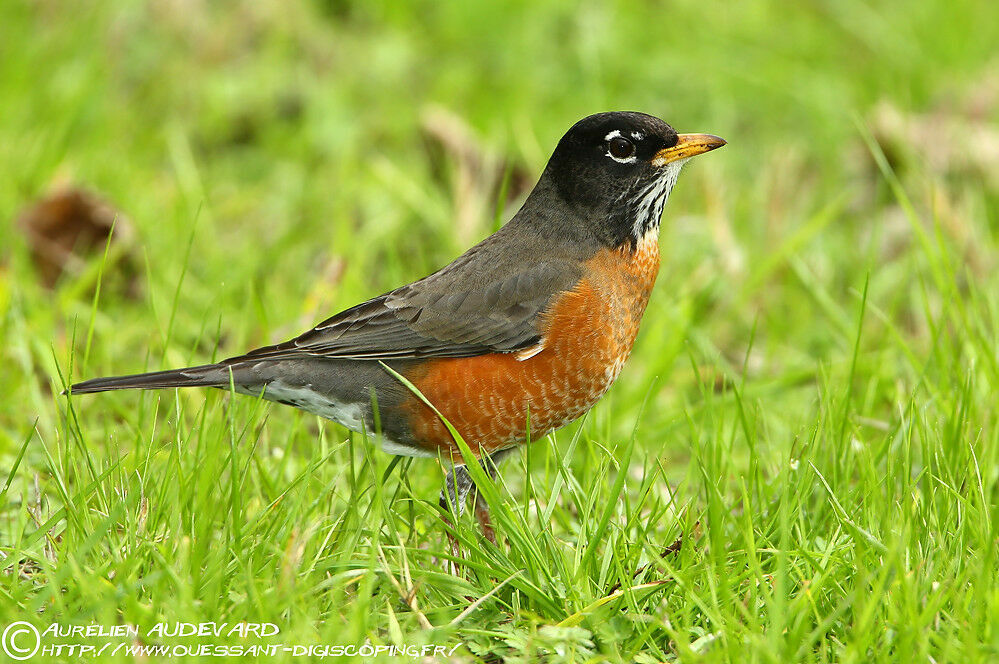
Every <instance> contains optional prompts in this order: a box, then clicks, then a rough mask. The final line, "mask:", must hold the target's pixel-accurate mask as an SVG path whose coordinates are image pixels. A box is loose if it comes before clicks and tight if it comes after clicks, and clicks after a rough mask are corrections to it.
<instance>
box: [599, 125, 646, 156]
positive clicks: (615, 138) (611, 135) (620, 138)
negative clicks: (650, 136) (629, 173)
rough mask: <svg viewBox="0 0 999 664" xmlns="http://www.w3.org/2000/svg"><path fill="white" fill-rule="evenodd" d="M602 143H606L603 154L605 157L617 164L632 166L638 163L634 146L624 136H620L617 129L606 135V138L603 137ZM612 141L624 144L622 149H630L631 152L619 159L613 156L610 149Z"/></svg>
mask: <svg viewBox="0 0 999 664" xmlns="http://www.w3.org/2000/svg"><path fill="white" fill-rule="evenodd" d="M604 141H605V142H606V143H607V152H606V153H605V154H606V156H608V157H610V158H611V159H613V160H614V161H616V162H617V163H619V164H634V163H635V162H636V161H638V156H637V155H636V154H635V152H636V149H635V144H634V143H632V142H631V141H629V140H628V139H627V138H625V137H624V136H622V135H621V132H620V131H618V130H617V129H615V130H614V131H612V132H610V133H609V134H607V135H606V136H604ZM614 141H619V142H621V143H624V144H625V145H624V147H630V148H631V151H630V152H629V153H628V155H627V156H620V157H619V156H617V155H615V154H614V152H613V149H612V147H611V145H612V144H613V142H614Z"/></svg>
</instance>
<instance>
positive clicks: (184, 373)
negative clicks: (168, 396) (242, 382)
mask: <svg viewBox="0 0 999 664" xmlns="http://www.w3.org/2000/svg"><path fill="white" fill-rule="evenodd" d="M228 384H229V368H228V367H227V366H225V365H222V364H204V365H202V366H200V367H188V368H186V369H171V370H170V371H153V372H151V373H143V374H134V375H132V376H110V377H108V378H94V379H92V380H85V381H83V382H82V383H77V384H76V385H73V386H72V387H70V388H69V390H68V392H71V393H73V394H89V393H91V392H107V391H108V390H132V389H141V390H157V389H162V388H169V387H198V386H219V385H228ZM63 394H66V392H63Z"/></svg>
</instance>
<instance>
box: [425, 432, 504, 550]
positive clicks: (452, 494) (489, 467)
mask: <svg viewBox="0 0 999 664" xmlns="http://www.w3.org/2000/svg"><path fill="white" fill-rule="evenodd" d="M508 451H509V450H499V451H497V452H493V453H492V454H490V455H488V456H485V457H483V459H482V460H481V461H480V462H479V463H481V464H482V469H483V470H485V471H486V472H487V473H489V477H490V479H493V480H495V479H496V462H497V461H499V460H500V459H501V458H502V457H504V456H506V453H507V452H508ZM469 498H471V500H472V509H473V511H474V513H475V519H476V521H478V522H479V527H480V528H481V529H482V534H483V535H484V536H485V538H486V539H487V540H489V541H490V542H492V543H493V544H495V543H496V531H495V530H494V529H493V525H492V520H491V519H490V518H489V504H488V503H486V499H485V498H483V497H482V495H481V493H479V490H478V488H477V487H476V486H475V482H473V481H472V475H471V474H470V473H469V472H468V468H467V467H466V466H463V465H455V466H454V467H452V468H451V471H450V472H448V474H447V478H445V480H444V488H443V489H441V497H440V506H441V509H442V510H443V511H444V513H445V514H447V513H448V512H450V511H451V507H452V506H454V510H455V512H456V513H457V515H458V516H461V515H462V513H464V511H465V502H466V501H467V500H468V499H469ZM443 519H444V521H445V523H446V524H447V525H448V526H452V524H451V522H450V520H449V519H448V518H447V516H444V517H443ZM448 540H449V541H450V542H451V551H452V553H454V554H455V556H457V555H459V553H460V551H459V549H458V542H457V540H456V539H455V538H454V536H453V535H452V534H451V532H450V530H449V531H448Z"/></svg>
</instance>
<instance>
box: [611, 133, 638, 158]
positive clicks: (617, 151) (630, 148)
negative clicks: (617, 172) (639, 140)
mask: <svg viewBox="0 0 999 664" xmlns="http://www.w3.org/2000/svg"><path fill="white" fill-rule="evenodd" d="M607 149H608V150H609V151H610V156H612V157H614V158H615V159H617V160H618V161H624V160H625V159H629V158H631V157H633V156H634V155H635V144H634V143H632V142H631V141H629V140H628V139H627V138H622V137H621V136H615V137H614V138H612V139H611V140H610V143H608V145H607Z"/></svg>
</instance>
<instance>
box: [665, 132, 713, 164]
mask: <svg viewBox="0 0 999 664" xmlns="http://www.w3.org/2000/svg"><path fill="white" fill-rule="evenodd" d="M723 145H725V139H724V138H718V137H717V136H712V135H711V134H680V136H679V140H678V141H677V142H676V145H674V146H673V147H671V148H663V149H662V150H660V151H659V152H657V153H656V154H655V156H654V157H652V165H653V166H657V167H658V166H665V165H666V164H669V163H671V162H674V161H680V160H681V159H690V158H691V157H696V156H697V155H699V154H704V153H705V152H710V151H711V150H714V149H715V148H720V147H721V146H723Z"/></svg>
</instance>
